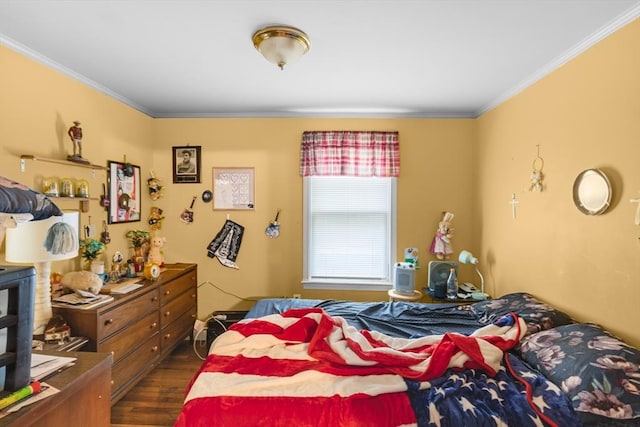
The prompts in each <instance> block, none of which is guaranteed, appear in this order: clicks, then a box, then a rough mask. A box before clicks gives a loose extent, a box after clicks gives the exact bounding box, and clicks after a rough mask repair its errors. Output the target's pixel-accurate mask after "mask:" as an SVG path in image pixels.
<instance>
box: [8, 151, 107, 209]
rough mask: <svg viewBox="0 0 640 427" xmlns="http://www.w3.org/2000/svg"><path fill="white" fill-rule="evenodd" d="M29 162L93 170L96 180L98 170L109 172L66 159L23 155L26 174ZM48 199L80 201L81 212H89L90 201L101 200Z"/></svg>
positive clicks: (22, 159) (82, 198)
mask: <svg viewBox="0 0 640 427" xmlns="http://www.w3.org/2000/svg"><path fill="white" fill-rule="evenodd" d="M27 160H33V161H37V162H47V163H55V164H58V165H65V166H74V167H79V168H85V169H91V171H92V173H93V177H94V178H95V171H97V170H103V171H106V170H107V167H106V166H100V165H94V164H92V163H78V162H72V161H70V160H64V159H51V158H47V157H40V156H34V155H32V154H22V155H21V156H20V170H21V171H22V172H24V171H25V170H26V169H27V167H26V161H27ZM47 197H49V198H50V199H59V200H75V201H78V202H79V203H80V212H89V201H91V200H99V199H97V198H93V197H56V196H47Z"/></svg>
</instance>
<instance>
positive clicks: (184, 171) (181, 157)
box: [172, 145, 201, 184]
mask: <svg viewBox="0 0 640 427" xmlns="http://www.w3.org/2000/svg"><path fill="white" fill-rule="evenodd" d="M172 150H173V183H174V184H194V183H199V182H200V152H201V147H200V146H197V147H192V146H189V145H187V146H181V147H172Z"/></svg>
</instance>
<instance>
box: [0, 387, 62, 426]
mask: <svg viewBox="0 0 640 427" xmlns="http://www.w3.org/2000/svg"><path fill="white" fill-rule="evenodd" d="M41 387H42V391H41V392H40V393H38V394H32V395H31V396H29V397H26V398H24V399H22V400H20V401H19V402H17V403H14V404H13V405H11V406H9V407H8V408H6V409H3V410H2V411H0V419H1V418H4V417H6V416H7V415H9V414H12V413H14V412H17V411H19V410H20V409H22V408H24V407H25V406H27V405H31V404H32V403H36V402H37V401H39V400H42V399H45V398H47V397H49V396H53V395H54V394H56V393H59V392H60V390H58V389H57V388H55V387H53V386H51V385H49V384H47V383H41Z"/></svg>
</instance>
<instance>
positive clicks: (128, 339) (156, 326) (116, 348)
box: [98, 311, 160, 363]
mask: <svg viewBox="0 0 640 427" xmlns="http://www.w3.org/2000/svg"><path fill="white" fill-rule="evenodd" d="M159 331H160V322H159V319H158V312H157V311H154V312H152V313H150V314H148V315H147V316H145V317H144V318H142V319H140V320H139V321H138V322H136V323H134V324H133V325H131V326H129V327H128V328H127V329H125V330H124V331H122V333H120V334H116V335H113V336H112V337H111V338H108V339H107V340H105V341H104V342H102V343H101V344H99V345H98V351H101V352H110V353H111V355H112V356H113V361H114V363H115V362H117V361H119V360H120V359H122V358H123V357H124V356H126V355H127V354H128V353H129V352H131V351H133V350H134V349H135V348H136V347H137V346H139V345H140V343H142V342H145V341H146V340H147V339H149V338H151V337H152V336H154V335H155V334H157V333H158V332H159Z"/></svg>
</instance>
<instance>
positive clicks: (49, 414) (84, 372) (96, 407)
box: [0, 352, 111, 427]
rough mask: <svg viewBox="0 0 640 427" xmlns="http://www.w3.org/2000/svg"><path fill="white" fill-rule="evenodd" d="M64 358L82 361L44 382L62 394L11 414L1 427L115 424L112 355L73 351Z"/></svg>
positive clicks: (101, 425) (78, 426)
mask: <svg viewBox="0 0 640 427" xmlns="http://www.w3.org/2000/svg"><path fill="white" fill-rule="evenodd" d="M50 354H53V355H55V353H50ZM64 356H65V357H67V356H68V357H76V358H77V359H78V360H76V364H75V365H74V366H71V367H69V368H66V369H64V370H63V371H61V372H59V373H57V374H55V375H53V376H51V377H49V378H47V379H45V380H44V382H46V383H48V384H50V385H52V386H53V387H55V388H57V389H58V390H60V393H58V394H56V395H54V396H50V397H48V398H46V399H43V400H40V401H39V402H36V403H34V404H32V405H29V406H26V407H24V408H22V409H20V410H19V411H18V412H16V413H13V414H10V415H7V416H6V417H4V418H2V419H0V427H4V426H16V427H17V426H20V427H27V426H38V427H45V426H50V427H60V426H68V427H84V426H92V427H109V426H110V425H111V402H110V397H111V354H108V353H83V352H69V353H65V354H64Z"/></svg>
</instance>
